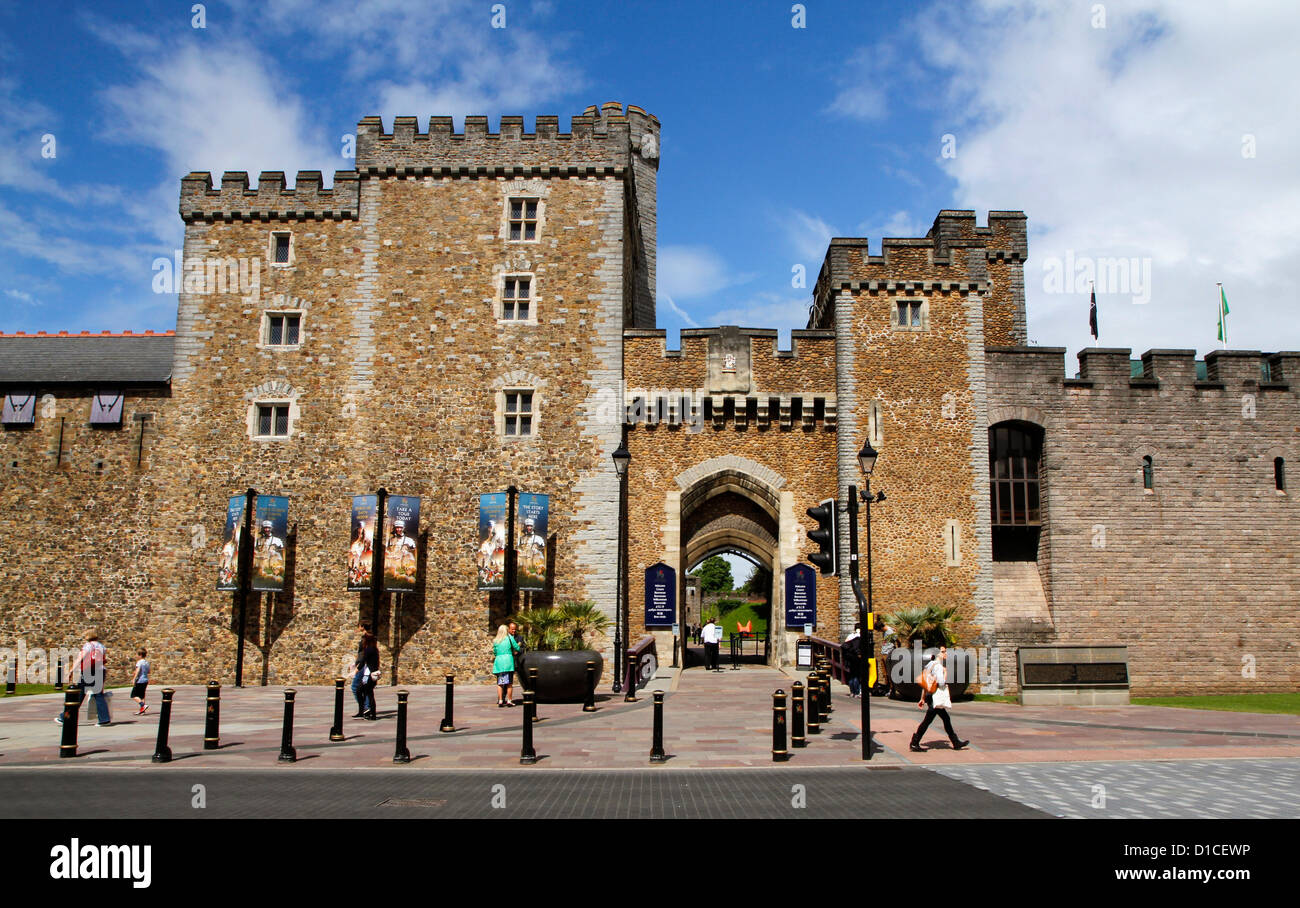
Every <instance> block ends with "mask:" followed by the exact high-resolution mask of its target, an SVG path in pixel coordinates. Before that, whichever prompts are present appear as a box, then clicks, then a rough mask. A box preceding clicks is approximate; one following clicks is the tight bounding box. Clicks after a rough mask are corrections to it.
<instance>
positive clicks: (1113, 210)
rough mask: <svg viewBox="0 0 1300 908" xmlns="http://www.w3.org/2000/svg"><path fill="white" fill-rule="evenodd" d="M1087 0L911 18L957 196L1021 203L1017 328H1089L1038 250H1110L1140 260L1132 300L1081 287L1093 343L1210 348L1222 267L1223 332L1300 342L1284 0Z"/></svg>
mask: <svg viewBox="0 0 1300 908" xmlns="http://www.w3.org/2000/svg"><path fill="white" fill-rule="evenodd" d="M1106 8H1107V10H1108V21H1107V23H1106V28H1104V29H1094V28H1093V27H1092V25H1091V14H1090V10H1089V7H1088V6H1087V5H1077V4H1057V3H1049V2H1031V0H986V2H984V3H982V4H980V5H978V6H951V7H949V6H942V7H935V8H933V9H931V10H930V11H928V12H927V13H926V14H924V16H923V19H922V22H921V23H920V26H921V27H919V29H918V33H919V34H921V35H922V36H923V41H924V51H925V54H926V56H927V57H928V59H929V61H930V62H931V63H933V64H935V65H938V66H941V67H943V68H944V70H945V71H946V73H947V76H948V86H949V92H948V95H947V97H948V103H949V105H950V108H949V118H950V121H951V122H952V124H953V125H952V128H951V129H948V130H946V131H950V132H952V133H953V134H954V135H956V137H957V156H956V158H954V159H951V160H946V161H941V162H940V163H941V165H943V166H945V167H946V169H947V171H948V173H949V174H950V175H951V176H952V177H953V178H954V179H955V180H956V183H957V186H956V190H955V192H954V196H955V203H956V205H957V206H958V207H966V208H975V209H979V210H986V209H988V208H1022V209H1024V210H1025V211H1026V213H1027V214H1028V216H1029V225H1030V229H1031V236H1030V250H1029V251H1030V261H1029V263H1028V265H1027V266H1026V272H1025V283H1026V293H1027V296H1028V301H1029V316H1030V336H1031V337H1032V338H1034V339H1035V340H1037V341H1039V342H1041V343H1044V344H1055V345H1067V346H1069V347H1070V348H1071V351H1072V352H1073V351H1075V350H1077V349H1078V348H1079V347H1082V346H1085V345H1087V344H1089V343H1091V342H1092V339H1091V337H1090V336H1088V330H1087V290H1086V287H1084V288H1082V289H1081V291H1080V292H1079V293H1076V294H1074V295H1061V294H1052V293H1049V292H1047V291H1046V289H1045V286H1044V265H1045V264H1048V263H1049V262H1050V261H1051V259H1053V258H1058V259H1064V258H1065V256H1066V255H1067V254H1073V256H1074V257H1075V258H1076V259H1077V258H1096V257H1100V256H1126V257H1137V258H1138V259H1139V260H1145V259H1149V260H1150V263H1151V268H1152V276H1151V284H1152V286H1151V302H1150V303H1149V304H1147V305H1134V304H1133V303H1132V302H1131V301H1130V296H1131V295H1130V294H1123V295H1119V294H1109V295H1108V294H1102V293H1099V294H1098V298H1099V308H1100V310H1101V342H1102V343H1103V344H1105V345H1107V346H1112V345H1113V346H1125V347H1129V346H1131V347H1133V348H1134V352H1135V354H1136V353H1140V352H1142V351H1144V350H1146V349H1148V348H1151V347H1193V348H1198V349H1199V350H1201V351H1202V352H1204V351H1206V350H1209V349H1213V348H1215V347H1216V346H1217V342H1216V340H1215V324H1216V323H1215V317H1214V316H1215V306H1216V304H1217V290H1216V288H1215V281H1223V282H1224V284H1225V287H1226V288H1227V291H1228V295H1229V299H1230V300H1231V302H1232V317H1233V331H1232V335H1231V338H1230V339H1231V341H1232V346H1234V347H1238V348H1245V349H1258V348H1263V349H1278V348H1279V347H1283V348H1290V349H1296V348H1297V347H1300V294H1297V292H1296V290H1295V285H1294V275H1295V274H1296V272H1297V270H1298V266H1300V253H1298V252H1297V246H1296V242H1295V237H1296V236H1297V235H1300V168H1297V166H1296V162H1297V161H1300V116H1297V107H1296V101H1295V89H1294V49H1295V46H1296V45H1297V43H1300V17H1297V16H1296V15H1295V11H1294V4H1293V3H1292V2H1290V0H1273V2H1266V0H1260V2H1254V3H1250V4H1243V5H1238V6H1233V7H1232V8H1231V9H1228V8H1226V7H1223V6H1220V5H1217V4H1185V3H1175V2H1166V0H1135V2H1133V3H1131V4H1125V5H1123V6H1120V5H1119V4H1108V5H1107V7H1106ZM970 47H979V48H981V52H980V53H979V54H971V53H970V52H969V48H970ZM1248 135H1253V136H1254V137H1255V142H1256V146H1257V156H1256V157H1254V158H1248V157H1243V154H1242V150H1243V147H1245V146H1244V144H1243V143H1244V142H1246V141H1248V140H1247V139H1246V138H1245V137H1246V136H1248ZM1069 367H1070V368H1071V370H1072V369H1073V362H1072V361H1071V362H1070V364H1069Z"/></svg>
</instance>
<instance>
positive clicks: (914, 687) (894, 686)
mask: <svg viewBox="0 0 1300 908" xmlns="http://www.w3.org/2000/svg"><path fill="white" fill-rule="evenodd" d="M938 652H939V647H937V646H931V647H927V648H926V649H924V650H922V651H921V657H920V659H918V658H917V653H916V650H912V649H903V648H902V647H899V648H898V649H895V650H894V651H893V652H891V653H890V654H889V657H888V658H887V659H886V660H885V666H886V669H887V671H888V672H889V675H888V678H889V682H890V685H889V696H891V697H893V698H894V699H896V700H911V701H913V702H915V701H917V700H920V699H921V685H919V684H917V683H916V676H917V675H919V674H921V669H922V668H924V667H925V665H926V663H928V662H929V661H930V657H931V656H933V655H935V654H937V653H938ZM947 669H948V693H949V694H951V695H952V696H953V697H960V696H962V695H964V694H965V693H966V688H967V687H968V686H969V684H970V682H971V681H972V680H974V678H975V660H974V659H972V658H971V655H970V653H969V652H967V651H965V650H957V649H953V648H951V647H950V648H949V649H948V664H947ZM955 678H962V679H963V680H961V681H955V680H953V679H955Z"/></svg>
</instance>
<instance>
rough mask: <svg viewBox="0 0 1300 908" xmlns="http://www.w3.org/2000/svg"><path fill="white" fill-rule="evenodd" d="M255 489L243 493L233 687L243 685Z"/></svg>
mask: <svg viewBox="0 0 1300 908" xmlns="http://www.w3.org/2000/svg"><path fill="white" fill-rule="evenodd" d="M256 499H257V489H252V488H250V489H249V490H248V491H246V492H245V493H244V532H243V535H242V536H241V538H240V540H239V641H238V642H237V643H236V645H235V687H243V686H244V628H245V626H246V624H247V621H248V581H249V577H248V575H249V573H250V572H251V570H252V567H253V565H252V561H253V558H252V555H253V552H252V549H253V536H252V532H253V503H254V501H256Z"/></svg>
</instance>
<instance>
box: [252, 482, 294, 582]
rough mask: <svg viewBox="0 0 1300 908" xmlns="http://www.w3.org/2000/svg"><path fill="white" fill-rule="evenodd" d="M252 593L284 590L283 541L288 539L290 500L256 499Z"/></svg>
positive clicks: (261, 497)
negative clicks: (253, 591) (254, 591)
mask: <svg viewBox="0 0 1300 908" xmlns="http://www.w3.org/2000/svg"><path fill="white" fill-rule="evenodd" d="M253 525H254V531H253V589H254V590H257V591H260V592H269V593H278V592H281V591H282V590H283V589H284V555H285V552H284V541H285V538H286V537H287V536H288V535H289V499H288V498H284V497H282V496H279V495H258V496H257V505H256V507H255V508H254V509H253Z"/></svg>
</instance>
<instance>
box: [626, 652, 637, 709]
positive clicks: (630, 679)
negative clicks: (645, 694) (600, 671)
mask: <svg viewBox="0 0 1300 908" xmlns="http://www.w3.org/2000/svg"><path fill="white" fill-rule="evenodd" d="M623 702H624V703H635V702H636V656H634V655H632V654H631V653H628V655H627V696H625V697H624V698H623Z"/></svg>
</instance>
